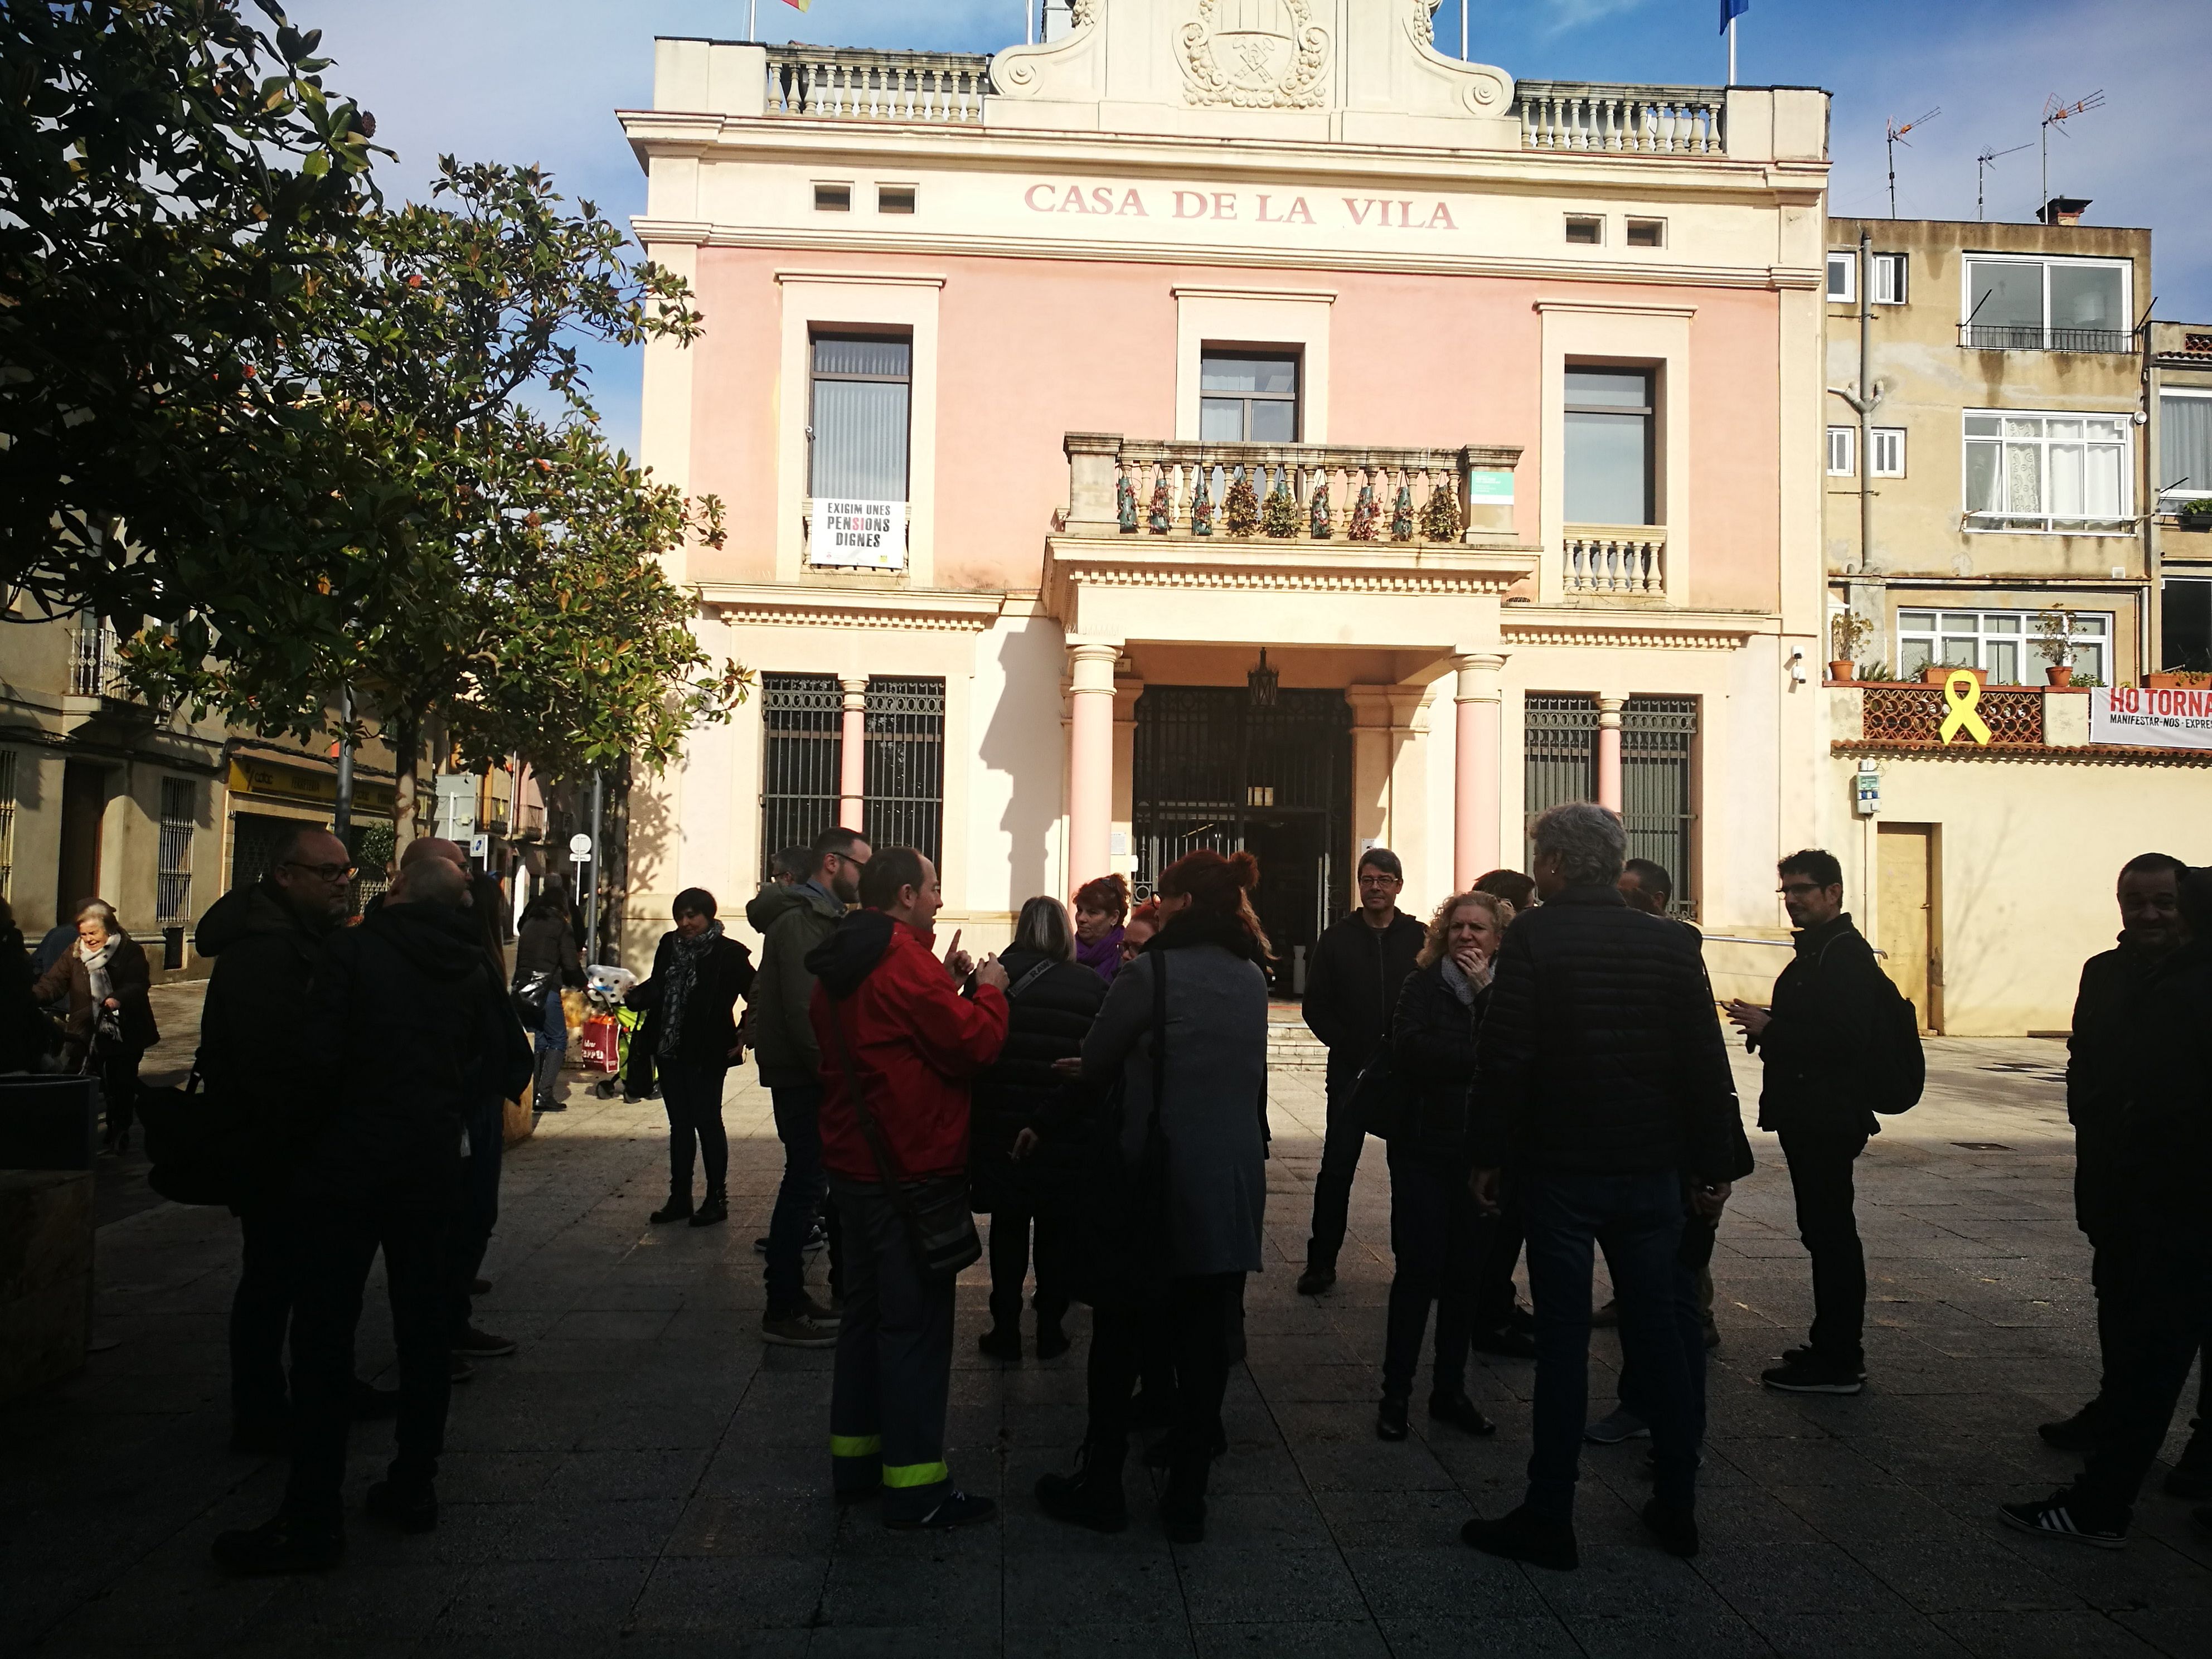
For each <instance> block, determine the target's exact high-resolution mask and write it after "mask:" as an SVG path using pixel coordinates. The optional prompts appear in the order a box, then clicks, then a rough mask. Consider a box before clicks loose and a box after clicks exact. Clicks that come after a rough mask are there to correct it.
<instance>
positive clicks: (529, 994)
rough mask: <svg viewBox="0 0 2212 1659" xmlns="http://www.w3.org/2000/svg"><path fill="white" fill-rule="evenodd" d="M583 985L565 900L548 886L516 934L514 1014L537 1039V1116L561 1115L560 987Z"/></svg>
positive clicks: (563, 1046) (563, 1032)
mask: <svg viewBox="0 0 2212 1659" xmlns="http://www.w3.org/2000/svg"><path fill="white" fill-rule="evenodd" d="M583 982H584V957H583V952H582V950H581V948H580V946H579V945H577V943H576V933H575V929H574V927H572V926H570V924H569V920H568V899H567V896H565V895H564V894H562V892H561V890H559V889H557V888H556V887H554V886H552V885H550V884H548V885H547V886H546V887H545V889H544V890H543V891H541V892H540V893H539V894H538V896H537V897H536V898H534V899H532V900H531V901H530V904H529V907H528V908H526V909H525V910H524V911H523V913H522V927H521V928H520V931H519V932H518V933H516V934H515V936H514V1012H516V1013H517V1014H519V1015H520V1017H521V1019H522V1029H523V1030H526V1031H528V1032H529V1033H530V1034H531V1035H532V1037H533V1038H534V1039H535V1041H536V1047H537V1051H538V1053H537V1065H538V1069H537V1073H536V1075H535V1076H534V1077H533V1078H532V1079H531V1085H530V1099H531V1104H532V1107H533V1108H534V1109H536V1110H538V1111H541V1112H565V1111H567V1110H568V1103H567V1102H566V1101H564V1100H562V1098H561V1067H562V1064H563V1063H564V1062H565V1061H566V1060H568V1014H567V1013H566V1012H565V1011H564V1010H563V1009H562V1006H561V989H562V987H563V986H581V985H582V984H583Z"/></svg>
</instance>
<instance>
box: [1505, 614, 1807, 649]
mask: <svg viewBox="0 0 2212 1659" xmlns="http://www.w3.org/2000/svg"><path fill="white" fill-rule="evenodd" d="M1498 625H1499V629H1500V630H1501V632H1502V633H1503V635H1504V641H1505V643H1506V644H1507V645H1508V646H1510V647H1527V646H1592V645H1598V646H1614V647H1619V646H1629V647H1638V648H1640V649H1644V650H1661V651H1740V650H1741V649H1742V648H1743V647H1744V646H1745V645H1746V644H1747V643H1748V642H1749V641H1751V640H1753V638H1755V637H1757V636H1758V635H1762V634H1778V633H1779V632H1780V631H1781V619H1780V618H1779V617H1773V616H1763V615H1759V614H1758V613H1755V612H1750V611H1675V610H1669V609H1662V608H1661V607H1658V606H1655V605H1622V606H1621V607H1620V608H1619V609H1617V610H1611V609H1608V610H1599V609H1596V608H1595V607H1589V608H1586V607H1583V606H1579V605H1576V606H1550V605H1547V606H1541V607H1539V606H1536V605H1508V606H1507V607H1506V610H1505V614H1504V617H1501V618H1500V619H1499V624H1498Z"/></svg>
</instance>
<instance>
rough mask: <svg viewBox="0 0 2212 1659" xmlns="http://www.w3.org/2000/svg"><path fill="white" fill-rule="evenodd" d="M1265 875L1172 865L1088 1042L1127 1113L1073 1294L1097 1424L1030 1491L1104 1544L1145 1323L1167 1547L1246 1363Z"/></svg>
mask: <svg viewBox="0 0 2212 1659" xmlns="http://www.w3.org/2000/svg"><path fill="white" fill-rule="evenodd" d="M1259 879H1260V866H1259V862H1258V860H1255V859H1254V858H1253V856H1252V855H1251V854H1249V853H1238V854H1235V855H1234V856H1232V857H1230V858H1224V857H1222V855H1221V854H1218V853H1215V852H1212V851H1206V850H1201V851H1199V852H1195V853H1191V854H1187V855H1185V856H1184V857H1183V858H1182V859H1179V860H1176V862H1175V863H1174V864H1172V865H1170V866H1169V867H1168V868H1167V870H1166V871H1165V872H1164V873H1163V874H1162V875H1161V877H1160V882H1159V898H1160V913H1161V915H1162V917H1163V919H1164V921H1163V926H1162V927H1161V929H1160V931H1159V933H1158V935H1156V936H1155V937H1154V938H1153V939H1152V943H1151V944H1150V945H1147V946H1146V948H1145V950H1144V951H1141V952H1140V953H1139V955H1138V956H1137V957H1136V958H1135V959H1134V960H1133V961H1132V962H1131V963H1129V964H1128V966H1127V967H1126V968H1124V969H1122V970H1121V973H1120V974H1119V975H1117V976H1116V977H1115V981H1114V984H1113V987H1112V988H1111V989H1110V990H1109V992H1108V993H1107V994H1106V1002H1105V1006H1103V1008H1101V1009H1100V1010H1099V1012H1098V1019H1097V1024H1094V1025H1092V1026H1091V1035H1090V1036H1088V1037H1086V1038H1085V1040H1084V1044H1083V1061H1082V1074H1083V1078H1084V1080H1085V1082H1086V1083H1088V1084H1090V1085H1092V1086H1093V1087H1094V1088H1097V1089H1098V1090H1101V1091H1106V1090H1110V1089H1113V1088H1114V1087H1115V1085H1117V1084H1118V1085H1120V1087H1119V1104H1120V1110H1119V1112H1118V1114H1116V1115H1114V1119H1109V1123H1108V1125H1107V1126H1106V1127H1108V1130H1109V1134H1110V1139H1109V1140H1108V1141H1107V1142H1106V1144H1105V1145H1104V1146H1103V1147H1102V1149H1101V1151H1102V1152H1103V1157H1102V1158H1100V1160H1099V1163H1098V1164H1097V1167H1096V1168H1095V1169H1094V1170H1093V1172H1092V1180H1091V1188H1092V1190H1093V1191H1094V1192H1095V1193H1096V1194H1098V1195H1099V1197H1100V1198H1101V1200H1103V1204H1104V1206H1105V1209H1106V1213H1104V1214H1103V1215H1102V1216H1099V1217H1097V1218H1095V1219H1094V1225H1093V1226H1092V1228H1091V1230H1090V1238H1089V1244H1090V1249H1089V1252H1088V1261H1087V1262H1086V1263H1085V1268H1086V1271H1085V1274H1084V1284H1083V1286H1082V1288H1083V1290H1084V1291H1085V1295H1086V1297H1087V1299H1088V1300H1089V1301H1090V1302H1091V1366H1090V1377H1089V1382H1090V1425H1089V1428H1088V1431H1087V1432H1086V1434H1085V1441H1084V1447H1083V1450H1082V1453H1081V1454H1080V1461H1079V1463H1078V1466H1077V1468H1076V1472H1075V1473H1074V1474H1071V1475H1047V1476H1045V1477H1044V1478H1043V1479H1042V1480H1040V1481H1038V1483H1037V1487H1036V1493H1037V1499H1038V1501H1039V1502H1040V1503H1041V1504H1042V1505H1043V1506H1044V1510H1045V1512H1046V1513H1047V1514H1048V1515H1050V1516H1054V1518H1055V1519H1059V1520H1063V1521H1070V1522H1075V1523H1077V1524H1079V1525H1082V1526H1088V1527H1091V1528H1096V1529H1097V1530H1099V1531H1103V1532H1118V1531H1119V1530H1121V1528H1123V1527H1125V1526H1127V1524H1128V1509H1127V1502H1126V1500H1125V1498H1124V1497H1123V1494H1122V1490H1121V1464H1122V1460H1123V1458H1124V1457H1125V1456H1126V1455H1127V1449H1128V1435H1129V1427H1130V1416H1131V1403H1132V1399H1133V1395H1134V1394H1135V1391H1136V1383H1137V1376H1138V1372H1139V1369H1140V1367H1141V1364H1142V1358H1143V1346H1144V1328H1145V1321H1146V1314H1147V1311H1148V1310H1158V1314H1159V1315H1160V1316H1162V1317H1163V1318H1164V1323H1165V1326H1166V1328H1167V1331H1168V1333H1169V1337H1170V1343H1171V1345H1172V1347H1173V1351H1174V1355H1175V1365H1176V1417H1175V1421H1174V1424H1173V1425H1172V1426H1171V1427H1170V1430H1169V1431H1168V1437H1167V1449H1168V1488H1167V1492H1166V1493H1165V1495H1164V1497H1163V1498H1161V1501H1160V1519H1161V1522H1162V1523H1163V1524H1164V1527H1165V1528H1166V1531H1167V1534H1168V1536H1169V1537H1170V1539H1171V1540H1173V1541H1176V1542H1178V1543H1196V1542H1197V1541H1200V1539H1202V1538H1203V1537H1205V1535H1206V1482H1207V1478H1208V1472H1209V1469H1210V1468H1211V1465H1212V1461H1213V1457H1214V1455H1215V1451H1216V1448H1217V1446H1218V1443H1220V1436H1221V1431H1222V1425H1221V1401H1222V1397H1223V1395H1224V1392H1225V1390H1226V1389H1227V1387H1228V1382H1229V1369H1230V1367H1231V1365H1234V1364H1236V1363H1237V1361H1238V1360H1240V1359H1242V1358H1243V1353H1244V1334H1243V1332H1244V1278H1245V1275H1246V1274H1247V1273H1257V1272H1259V1271H1260V1270H1261V1263H1262V1256H1263V1251H1262V1246H1261V1223H1262V1221H1263V1219H1264V1218H1265V1215H1266V1209H1267V1173H1266V1162H1267V963H1268V962H1269V961H1270V960H1272V954H1271V952H1270V951H1269V949H1268V945H1267V934H1266V933H1265V932H1264V931H1263V930H1262V929H1261V926H1260V921H1259V918H1258V917H1257V916H1256V915H1254V914H1253V911H1252V904H1251V900H1250V898H1249V894H1250V891H1251V890H1252V889H1253V888H1254V887H1255V886H1256V885H1258V884H1259ZM1115 1120H1117V1121H1115ZM1116 1211H1118V1214H1116V1213H1114V1212H1116ZM1117 1233H1118V1234H1119V1235H1120V1237H1118V1238H1117V1237H1115V1235H1116V1234H1117Z"/></svg>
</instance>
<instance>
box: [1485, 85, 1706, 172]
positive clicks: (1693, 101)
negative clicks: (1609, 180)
mask: <svg viewBox="0 0 2212 1659" xmlns="http://www.w3.org/2000/svg"><path fill="white" fill-rule="evenodd" d="M1513 112H1514V113H1515V114H1516V115H1517V116H1519V117H1520V118H1521V144H1522V148H1523V149H1578V150H1604V151H1607V152H1610V153H1613V154H1616V155H1726V154H1727V153H1728V142H1727V138H1728V135H1727V131H1726V126H1727V112H1728V92H1727V90H1726V89H1725V88H1721V87H1658V86H1653V87H1644V86H1622V85H1607V84H1603V83H1600V82H1589V81H1521V82H1516V83H1515V85H1514V88H1513Z"/></svg>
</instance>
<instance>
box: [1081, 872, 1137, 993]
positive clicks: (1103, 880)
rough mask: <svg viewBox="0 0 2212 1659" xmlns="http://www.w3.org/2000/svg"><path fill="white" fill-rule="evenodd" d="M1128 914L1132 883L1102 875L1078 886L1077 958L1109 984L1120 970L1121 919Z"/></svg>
mask: <svg viewBox="0 0 2212 1659" xmlns="http://www.w3.org/2000/svg"><path fill="white" fill-rule="evenodd" d="M1128 914H1129V884H1128V881H1127V879H1126V878H1123V877H1121V876H1119V875H1112V876H1101V877H1099V878H1098V879H1097V880H1096V881H1086V882H1085V883H1084V884H1083V885H1082V886H1080V887H1079V888H1077V889H1076V890H1075V959H1076V960H1077V961H1078V962H1079V963H1082V964H1083V965H1084V966H1085V968H1088V969H1091V972H1093V973H1094V974H1096V975H1098V977H1099V978H1101V979H1103V980H1104V981H1106V982H1107V983H1108V984H1109V985H1110V984H1112V983H1113V982H1114V975H1116V974H1118V973H1120V972H1121V923H1122V920H1123V919H1124V918H1125V917H1127V915H1128Z"/></svg>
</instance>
